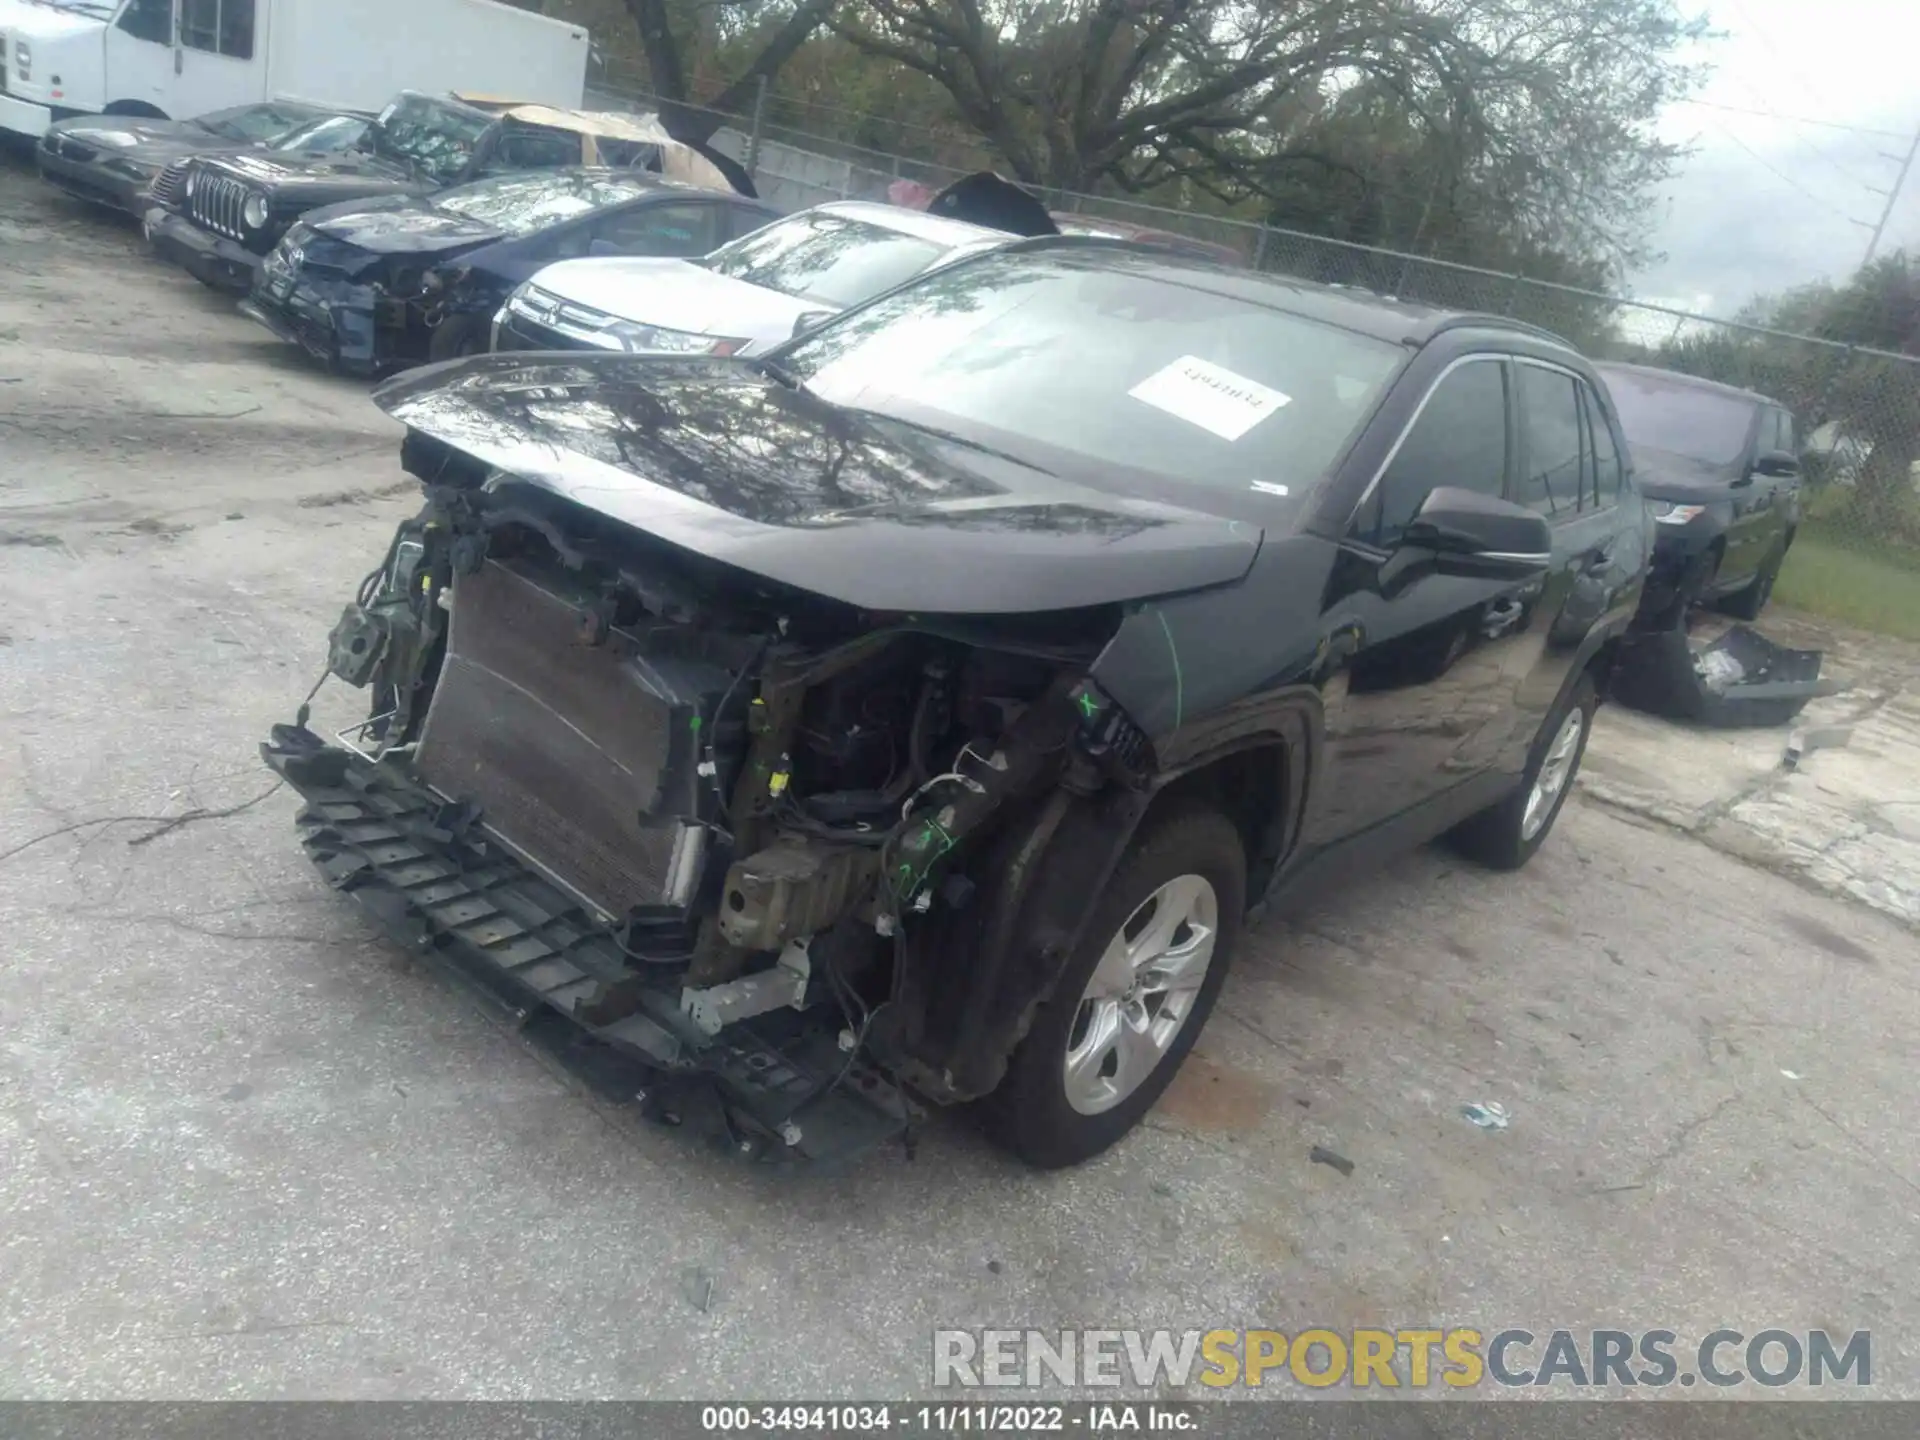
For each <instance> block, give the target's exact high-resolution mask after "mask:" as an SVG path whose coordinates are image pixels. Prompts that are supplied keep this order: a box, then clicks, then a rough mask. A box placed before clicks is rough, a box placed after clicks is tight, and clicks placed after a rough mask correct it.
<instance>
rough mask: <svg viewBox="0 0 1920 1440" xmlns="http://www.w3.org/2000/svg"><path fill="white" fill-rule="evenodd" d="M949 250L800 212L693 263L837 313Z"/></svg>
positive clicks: (936, 243)
mask: <svg viewBox="0 0 1920 1440" xmlns="http://www.w3.org/2000/svg"><path fill="white" fill-rule="evenodd" d="M948 249H949V247H948V246H945V245H942V244H941V243H940V242H939V241H937V240H922V239H920V238H918V237H916V236H913V235H902V234H901V233H900V232H899V231H897V230H888V229H886V228H885V227H883V226H880V225H869V224H867V223H866V222H865V221H863V220H849V219H847V218H846V217H844V216H840V215H823V214H802V215H794V216H791V217H790V218H788V219H785V220H779V221H776V222H774V223H773V224H771V225H767V226H764V227H762V228H761V229H759V230H756V231H754V232H753V233H752V234H751V235H745V236H742V237H741V238H740V239H738V240H735V241H734V242H733V243H732V244H730V245H723V246H721V247H720V249H718V250H716V251H714V252H713V253H712V254H711V255H709V256H707V257H706V259H704V260H701V261H698V262H696V263H698V264H701V265H705V266H706V267H707V268H708V269H709V270H712V271H714V272H715V273H716V274H720V275H727V276H730V277H732V278H733V279H735V280H744V281H746V282H747V284H749V285H758V286H760V287H761V288H762V289H766V290H778V291H779V292H780V293H781V294H782V295H791V296H793V297H794V298H795V299H797V300H812V301H815V302H816V303H818V304H821V305H827V306H831V307H832V308H833V309H835V310H844V309H846V308H847V307H848V306H851V305H858V304H859V303H860V302H861V301H863V300H871V299H872V298H873V297H874V296H875V295H878V294H879V293H880V292H881V291H882V290H891V289H892V288H893V287H894V286H895V285H898V284H899V283H900V282H901V281H903V280H910V279H912V278H913V277H914V276H915V275H918V274H919V273H920V272H921V271H922V270H924V269H926V268H927V267H928V266H929V265H931V264H932V263H933V262H934V261H935V260H938V259H939V258H940V257H941V256H942V255H944V254H945V253H946V252H947V250H948Z"/></svg>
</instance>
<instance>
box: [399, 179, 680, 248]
mask: <svg viewBox="0 0 1920 1440" xmlns="http://www.w3.org/2000/svg"><path fill="white" fill-rule="evenodd" d="M652 188H653V187H652V186H650V185H648V184H647V183H646V182H645V181H644V180H640V179H637V178H633V177H628V176H621V175H595V174H588V173H581V172H577V171H576V172H574V173H571V174H566V173H561V174H554V173H547V174H533V175H504V176H501V177H500V178H498V179H495V180H482V181H480V182H479V183H477V184H474V185H462V186H461V187H460V188H459V189H457V190H449V191H447V192H446V193H445V194H443V195H436V196H435V197H434V200H433V207H434V209H436V210H448V211H451V212H452V213H453V214H455V215H464V216H466V217H467V218H468V219H470V220H478V221H480V222H481V223H482V224H485V225H491V226H493V228H494V229H496V230H500V231H504V232H505V233H506V234H508V235H531V234H532V233H533V232H534V231H536V230H544V229H546V228H547V227H548V226H550V225H558V224H559V223H560V222H561V221H563V220H571V219H573V218H574V217H575V216H577V215H585V214H587V213H588V212H589V211H592V210H599V209H602V208H604V207H605V206H608V205H618V204H620V203H621V202H622V201H625V200H632V199H634V198H635V197H636V196H640V195H644V194H646V193H647V192H648V191H649V190H651V189H652Z"/></svg>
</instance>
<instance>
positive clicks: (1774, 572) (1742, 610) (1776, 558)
mask: <svg viewBox="0 0 1920 1440" xmlns="http://www.w3.org/2000/svg"><path fill="white" fill-rule="evenodd" d="M1791 544H1793V532H1792V531H1791V530H1789V531H1788V532H1787V533H1786V534H1785V535H1783V536H1781V538H1780V543H1779V544H1778V545H1776V546H1774V547H1773V549H1772V551H1771V552H1769V554H1768V555H1767V558H1766V559H1765V560H1764V561H1762V562H1761V564H1760V569H1759V572H1758V573H1757V574H1755V575H1754V577H1753V579H1752V580H1750V581H1749V582H1748V583H1747V586H1746V588H1745V589H1743V590H1736V591H1734V592H1733V594H1731V595H1729V596H1727V597H1726V598H1725V599H1723V600H1722V601H1721V602H1720V609H1721V610H1722V611H1723V612H1725V613H1726V614H1728V615H1731V616H1733V618H1734V619H1736V620H1758V619H1759V618H1760V612H1761V611H1762V610H1764V609H1766V608H1767V602H1768V601H1769V600H1771V599H1772V598H1773V582H1774V581H1776V580H1778V579H1779V578H1780V567H1781V566H1782V565H1784V564H1786V561H1787V547H1788V546H1789V545H1791Z"/></svg>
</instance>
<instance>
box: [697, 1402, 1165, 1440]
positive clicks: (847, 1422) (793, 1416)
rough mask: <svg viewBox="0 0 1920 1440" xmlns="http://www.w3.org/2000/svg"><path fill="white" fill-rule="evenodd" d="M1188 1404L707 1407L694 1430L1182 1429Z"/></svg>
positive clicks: (1098, 1432)
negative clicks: (696, 1428)
mask: <svg viewBox="0 0 1920 1440" xmlns="http://www.w3.org/2000/svg"><path fill="white" fill-rule="evenodd" d="M1199 1424H1200V1417H1199V1414H1198V1412H1197V1411H1196V1410H1195V1409H1194V1407H1192V1406H1185V1405H1164V1404H1147V1403H1139V1404H1133V1403H1127V1402H1111V1401H1102V1402H1092V1403H1086V1404H1080V1405H1053V1404H1039V1405H991V1404H946V1405H911V1404H895V1405H888V1404H836V1405H791V1404H789V1405H707V1406H703V1407H702V1408H701V1411H700V1428H701V1429H702V1430H704V1431H706V1432H708V1433H710V1434H753V1433H757V1432H769V1431H791V1432H797V1433H801V1434H815V1435H868V1434H887V1433H891V1432H893V1431H895V1430H899V1431H904V1432H906V1433H908V1434H913V1433H916V1432H917V1433H921V1434H927V1435H949V1434H956V1433H961V1432H972V1433H978V1434H998V1435H1051V1434H1063V1435H1064V1434H1074V1435H1086V1436H1091V1437H1098V1436H1108V1435H1123V1434H1138V1433H1145V1432H1159V1433H1162V1434H1186V1433H1192V1432H1194V1431H1196V1430H1197V1429H1198V1428H1199Z"/></svg>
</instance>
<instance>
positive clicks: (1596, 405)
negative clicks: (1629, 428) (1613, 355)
mask: <svg viewBox="0 0 1920 1440" xmlns="http://www.w3.org/2000/svg"><path fill="white" fill-rule="evenodd" d="M1580 402H1581V404H1582V405H1583V406H1584V407H1585V409H1586V412H1587V434H1588V435H1589V436H1591V437H1592V443H1593V504H1594V506H1595V508H1597V509H1601V510H1604V509H1606V508H1607V506H1609V505H1611V504H1613V503H1614V502H1615V501H1616V500H1618V499H1619V498H1620V469H1621V466H1620V451H1619V449H1618V448H1617V447H1616V446H1615V445H1614V443H1613V430H1612V428H1611V427H1610V426H1609V425H1608V424H1607V413H1606V411H1605V409H1603V408H1602V407H1601V404H1600V397H1599V396H1597V395H1595V394H1594V393H1593V387H1592V386H1591V385H1584V384H1583V385H1582V386H1581V387H1580Z"/></svg>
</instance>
